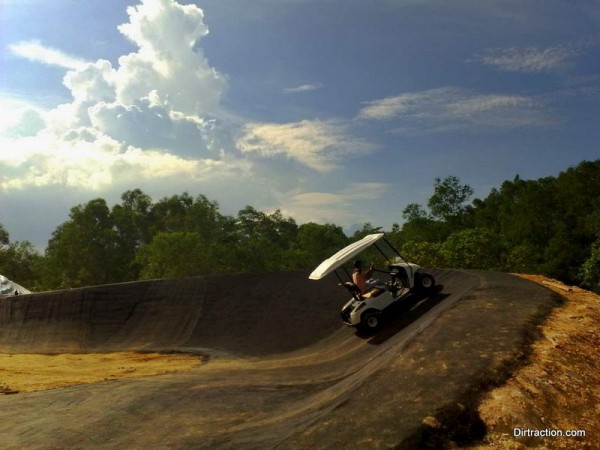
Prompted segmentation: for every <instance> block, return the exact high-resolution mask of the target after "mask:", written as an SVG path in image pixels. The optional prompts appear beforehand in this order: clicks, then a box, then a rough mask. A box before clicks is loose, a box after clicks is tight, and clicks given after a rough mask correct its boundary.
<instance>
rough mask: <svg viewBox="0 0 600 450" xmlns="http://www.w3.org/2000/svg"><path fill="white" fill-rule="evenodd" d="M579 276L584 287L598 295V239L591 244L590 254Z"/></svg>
mask: <svg viewBox="0 0 600 450" xmlns="http://www.w3.org/2000/svg"><path fill="white" fill-rule="evenodd" d="M579 275H580V277H581V281H582V284H583V286H584V287H586V288H588V289H591V290H593V291H595V292H597V293H599V294H600V237H599V238H598V239H596V241H595V242H594V243H593V244H592V248H591V254H590V256H589V257H588V258H587V259H586V260H585V262H584V263H583V264H582V266H581V269H580V273H579Z"/></svg>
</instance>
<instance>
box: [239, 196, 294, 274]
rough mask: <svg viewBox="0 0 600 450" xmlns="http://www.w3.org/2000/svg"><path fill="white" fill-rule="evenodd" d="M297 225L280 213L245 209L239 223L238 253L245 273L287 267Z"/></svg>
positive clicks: (250, 207)
mask: <svg viewBox="0 0 600 450" xmlns="http://www.w3.org/2000/svg"><path fill="white" fill-rule="evenodd" d="M297 233H298V225H297V224H296V222H295V221H294V219H292V218H287V219H286V218H284V217H283V215H282V214H281V211H280V210H277V211H275V212H274V213H273V214H265V213H263V212H261V211H257V210H256V209H255V208H253V207H252V206H246V207H245V208H244V209H242V210H241V211H240V212H239V213H238V217H237V221H236V239H235V241H236V252H237V258H238V261H239V265H240V268H241V269H242V270H243V271H265V270H267V271H269V270H279V269H281V268H282V267H283V266H284V265H285V264H284V261H286V255H287V252H288V249H289V248H290V246H291V245H292V242H294V240H295V239H296V235H297Z"/></svg>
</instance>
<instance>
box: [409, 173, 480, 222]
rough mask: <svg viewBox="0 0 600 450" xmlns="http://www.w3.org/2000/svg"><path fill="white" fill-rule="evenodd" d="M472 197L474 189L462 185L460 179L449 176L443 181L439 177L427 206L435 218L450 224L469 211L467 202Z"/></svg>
mask: <svg viewBox="0 0 600 450" xmlns="http://www.w3.org/2000/svg"><path fill="white" fill-rule="evenodd" d="M472 195H473V189H472V188H471V187H470V186H469V185H467V184H460V179H459V178H458V177H455V176H449V177H446V178H444V179H443V180H442V179H441V178H439V177H438V178H435V183H434V186H433V195H432V196H431V197H430V198H429V201H428V202H427V206H428V207H429V210H430V211H431V215H432V216H433V217H434V218H436V219H439V220H443V221H446V222H448V221H451V220H456V219H458V218H460V216H461V215H463V214H464V213H465V212H466V211H467V206H466V202H467V201H468V200H469V198H470V197H471V196H472ZM409 206H410V205H409Z"/></svg>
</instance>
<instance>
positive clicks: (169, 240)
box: [137, 231, 214, 279]
mask: <svg viewBox="0 0 600 450" xmlns="http://www.w3.org/2000/svg"><path fill="white" fill-rule="evenodd" d="M137 259H138V262H139V263H140V266H141V267H142V269H141V272H140V278H141V279H153V278H181V277H187V276H193V275H206V274H210V273H213V272H214V268H213V267H212V266H211V255H210V253H209V252H207V249H206V247H205V246H204V245H203V242H202V237H201V236H200V234H199V233H196V232H189V231H170V232H164V231H163V232H160V233H158V234H156V236H154V238H153V239H152V242H151V243H150V244H148V245H146V246H144V247H143V248H142V249H141V250H140V252H139V253H138V256H137Z"/></svg>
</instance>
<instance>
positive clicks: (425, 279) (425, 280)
mask: <svg viewBox="0 0 600 450" xmlns="http://www.w3.org/2000/svg"><path fill="white" fill-rule="evenodd" d="M434 287H435V280H434V278H433V277H432V276H431V275H429V274H428V273H423V274H421V276H420V277H419V289H421V290H423V291H431V290H433V288H434Z"/></svg>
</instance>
